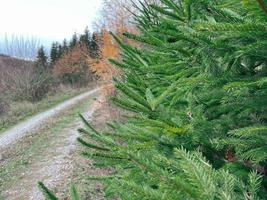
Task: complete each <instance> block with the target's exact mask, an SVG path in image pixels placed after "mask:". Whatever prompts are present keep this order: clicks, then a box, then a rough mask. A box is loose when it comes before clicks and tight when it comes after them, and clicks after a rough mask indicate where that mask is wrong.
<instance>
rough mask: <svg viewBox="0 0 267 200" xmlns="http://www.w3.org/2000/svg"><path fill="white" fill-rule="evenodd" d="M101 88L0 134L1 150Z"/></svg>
mask: <svg viewBox="0 0 267 200" xmlns="http://www.w3.org/2000/svg"><path fill="white" fill-rule="evenodd" d="M99 90H100V88H96V89H94V90H91V91H88V92H85V93H83V94H81V95H79V96H76V97H74V98H72V99H70V100H67V101H65V102H63V103H61V104H59V105H58V106H56V107H54V108H52V109H50V110H48V111H45V112H42V113H40V114H38V115H36V116H34V117H32V118H30V119H28V120H26V121H24V122H22V123H20V124H18V125H16V126H14V127H13V128H11V129H9V130H7V131H5V132H4V133H2V134H1V135H0V151H1V149H3V148H5V147H8V146H9V145H10V144H12V143H14V142H16V141H18V140H19V139H21V138H23V137H24V136H26V135H28V134H30V133H32V132H33V131H34V130H36V129H37V128H38V127H39V126H40V125H41V124H43V123H45V122H46V121H48V120H49V119H50V118H52V117H55V116H57V115H58V114H60V113H61V112H62V111H64V110H66V109H68V108H71V107H72V106H74V105H76V104H78V103H79V102H81V101H82V100H84V99H86V98H88V97H90V96H91V95H94V94H96V93H97V92H98V91H99ZM0 157H1V155H0Z"/></svg>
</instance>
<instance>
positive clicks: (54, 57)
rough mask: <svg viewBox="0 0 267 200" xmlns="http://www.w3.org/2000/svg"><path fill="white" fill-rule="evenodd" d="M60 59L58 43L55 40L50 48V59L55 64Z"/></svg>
mask: <svg viewBox="0 0 267 200" xmlns="http://www.w3.org/2000/svg"><path fill="white" fill-rule="evenodd" d="M57 59H58V43H56V42H53V43H52V47H51V50H50V60H51V64H52V65H53V64H54V63H55V62H56V61H57Z"/></svg>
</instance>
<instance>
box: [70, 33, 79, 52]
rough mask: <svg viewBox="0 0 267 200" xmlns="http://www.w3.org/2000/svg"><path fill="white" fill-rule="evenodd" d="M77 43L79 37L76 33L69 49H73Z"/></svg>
mask: <svg viewBox="0 0 267 200" xmlns="http://www.w3.org/2000/svg"><path fill="white" fill-rule="evenodd" d="M77 43H78V36H77V33H76V32H75V33H74V34H73V36H72V38H71V40H70V45H69V48H70V49H73V48H74V47H75V46H76V44H77Z"/></svg>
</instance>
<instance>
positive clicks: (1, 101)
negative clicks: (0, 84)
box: [0, 95, 9, 116]
mask: <svg viewBox="0 0 267 200" xmlns="http://www.w3.org/2000/svg"><path fill="white" fill-rule="evenodd" d="M8 109H9V104H8V101H7V99H6V98H5V97H3V96H2V95H0V116H1V115H3V114H5V113H6V112H7V111H8Z"/></svg>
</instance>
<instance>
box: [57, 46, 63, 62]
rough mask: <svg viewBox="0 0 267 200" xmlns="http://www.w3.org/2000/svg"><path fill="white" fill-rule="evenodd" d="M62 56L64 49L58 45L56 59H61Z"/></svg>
mask: <svg viewBox="0 0 267 200" xmlns="http://www.w3.org/2000/svg"><path fill="white" fill-rule="evenodd" d="M63 55H64V47H63V46H62V45H61V44H60V45H58V59H60V58H62V56H63Z"/></svg>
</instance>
